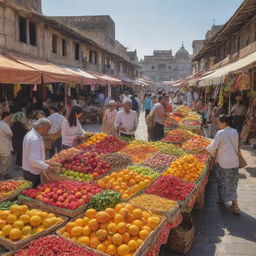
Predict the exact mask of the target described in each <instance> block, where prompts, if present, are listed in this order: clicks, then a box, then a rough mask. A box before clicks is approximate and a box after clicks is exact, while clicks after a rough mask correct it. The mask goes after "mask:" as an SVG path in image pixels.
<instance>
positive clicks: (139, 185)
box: [97, 169, 153, 199]
mask: <svg viewBox="0 0 256 256" xmlns="http://www.w3.org/2000/svg"><path fill="white" fill-rule="evenodd" d="M152 181H153V178H152V177H150V176H143V175H141V174H138V173H137V172H135V171H131V170H128V169H125V170H122V171H119V172H113V173H111V174H110V175H108V176H105V177H104V178H102V179H100V180H98V181H97V184H98V186H99V187H100V188H102V189H113V190H115V191H117V192H119V193H120V194H121V195H122V199H128V198H130V197H131V196H133V195H134V194H136V193H138V192H139V191H141V190H142V189H144V188H145V187H147V186H148V185H149V184H151V182H152Z"/></svg>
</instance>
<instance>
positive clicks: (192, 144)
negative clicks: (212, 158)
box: [181, 135, 210, 152]
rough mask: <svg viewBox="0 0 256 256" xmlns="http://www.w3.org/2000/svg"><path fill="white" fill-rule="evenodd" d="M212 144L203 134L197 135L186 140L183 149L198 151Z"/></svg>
mask: <svg viewBox="0 0 256 256" xmlns="http://www.w3.org/2000/svg"><path fill="white" fill-rule="evenodd" d="M209 144H210V141H209V140H208V139H206V138H204V137H203V136H200V135H196V136H193V137H192V138H191V139H189V140H188V141H186V142H185V143H184V144H183V145H182V147H181V148H182V149H183V150H187V151H193V152H197V151H199V150H200V149H203V148H206V147H207V146H208V145H209Z"/></svg>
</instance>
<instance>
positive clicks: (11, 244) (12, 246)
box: [0, 206, 68, 255]
mask: <svg viewBox="0 0 256 256" xmlns="http://www.w3.org/2000/svg"><path fill="white" fill-rule="evenodd" d="M32 208H33V209H34V208H37V209H41V208H39V207H36V206H35V207H34V206H33V207H32ZM42 210H43V209H42ZM47 212H49V211H47ZM56 216H57V217H60V218H62V219H63V221H61V222H59V223H57V224H55V225H53V226H51V227H49V228H47V229H45V230H44V231H42V232H40V233H37V234H34V235H32V236H30V237H27V238H25V239H21V240H19V241H10V240H7V239H5V238H3V237H0V245H2V246H4V247H5V248H6V249H8V250H10V251H13V250H17V249H20V248H22V247H23V246H25V245H26V244H28V243H29V242H31V241H32V240H34V239H36V238H39V237H41V236H45V235H48V234H50V233H52V232H54V231H55V230H56V229H58V228H60V227H62V226H63V225H65V224H66V222H67V221H68V218H66V217H63V216H61V215H58V214H56ZM7 255H12V253H11V252H9V253H7Z"/></svg>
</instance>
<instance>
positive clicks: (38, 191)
mask: <svg viewBox="0 0 256 256" xmlns="http://www.w3.org/2000/svg"><path fill="white" fill-rule="evenodd" d="M101 191H102V190H101V189H100V188H99V187H98V186H97V185H96V184H90V183H80V182H73V181H53V182H50V183H46V184H42V185H39V186H38V187H37V188H35V189H27V190H24V191H23V192H22V194H23V195H25V196H27V197H31V198H33V199H37V200H40V201H42V202H44V203H45V204H48V205H52V206H56V207H60V208H65V209H70V210H75V209H77V208H78V207H79V206H81V205H84V204H86V203H88V202H89V201H90V199H91V197H92V196H93V195H95V194H97V193H100V192H101Z"/></svg>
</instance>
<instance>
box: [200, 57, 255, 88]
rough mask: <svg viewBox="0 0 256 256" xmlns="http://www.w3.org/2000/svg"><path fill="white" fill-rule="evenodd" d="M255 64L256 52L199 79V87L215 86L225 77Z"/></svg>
mask: <svg viewBox="0 0 256 256" xmlns="http://www.w3.org/2000/svg"><path fill="white" fill-rule="evenodd" d="M255 62H256V52H254V53H252V54H250V55H248V56H246V57H244V58H242V59H240V60H238V61H235V62H233V63H231V64H228V65H226V66H224V67H221V68H218V69H216V70H214V71H213V72H212V73H211V74H208V75H206V76H204V77H202V78H201V79H199V86H200V87H204V86H208V85H217V84H221V83H223V82H224V78H225V75H227V74H229V73H231V72H235V71H238V70H242V69H243V68H245V67H248V66H250V65H252V64H254V63H255Z"/></svg>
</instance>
